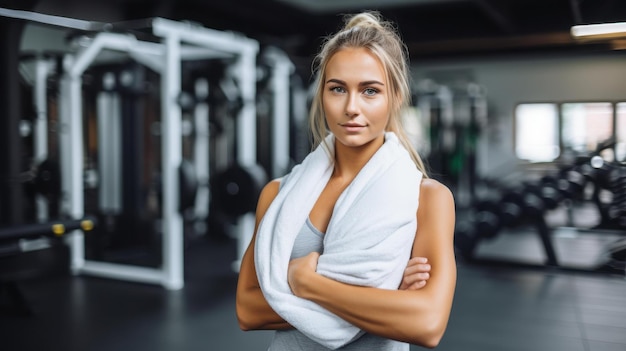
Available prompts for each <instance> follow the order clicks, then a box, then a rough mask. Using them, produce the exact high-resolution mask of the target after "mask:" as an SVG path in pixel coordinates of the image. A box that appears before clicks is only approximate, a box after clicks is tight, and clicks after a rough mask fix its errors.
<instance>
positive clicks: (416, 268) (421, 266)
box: [404, 264, 431, 275]
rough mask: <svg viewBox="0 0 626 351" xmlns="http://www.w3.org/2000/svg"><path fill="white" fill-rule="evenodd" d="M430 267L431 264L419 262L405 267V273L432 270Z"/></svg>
mask: <svg viewBox="0 0 626 351" xmlns="http://www.w3.org/2000/svg"><path fill="white" fill-rule="evenodd" d="M430 268H431V267H430V265H429V264H417V265H412V266H407V267H406V268H405V269H404V275H408V274H414V273H419V272H430Z"/></svg>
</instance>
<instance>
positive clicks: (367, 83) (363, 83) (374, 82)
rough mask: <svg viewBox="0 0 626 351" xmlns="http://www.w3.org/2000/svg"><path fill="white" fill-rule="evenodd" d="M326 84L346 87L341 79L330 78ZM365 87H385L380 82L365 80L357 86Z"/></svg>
mask: <svg viewBox="0 0 626 351" xmlns="http://www.w3.org/2000/svg"><path fill="white" fill-rule="evenodd" d="M328 83H337V84H342V85H346V82H344V81H343V80H341V79H335V78H331V79H329V80H327V81H326V84H328ZM365 85H382V86H385V84H383V83H382V82H379V81H377V80H366V81H364V82H360V83H359V86H365Z"/></svg>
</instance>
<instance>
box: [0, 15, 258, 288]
mask: <svg viewBox="0 0 626 351" xmlns="http://www.w3.org/2000/svg"><path fill="white" fill-rule="evenodd" d="M4 15H6V14H3V16H4ZM8 15H9V16H13V17H15V16H18V17H19V18H20V19H21V20H26V21H33V22H41V23H46V24H51V25H56V26H61V27H64V28H71V29H76V30H79V31H87V32H88V33H89V34H91V35H92V37H85V36H83V37H81V38H80V40H78V39H77V40H76V41H75V44H76V46H75V47H76V48H77V51H76V52H74V53H69V54H67V55H66V56H65V57H64V60H63V63H64V64H63V69H64V72H63V73H64V74H63V78H62V80H61V83H60V97H61V101H60V106H59V107H60V111H59V116H60V118H61V119H60V121H59V133H60V138H59V140H60V141H61V143H60V152H59V155H60V167H61V183H62V184H61V185H62V186H61V189H62V190H61V191H62V194H63V196H62V201H61V212H62V214H63V215H64V216H68V217H70V218H81V217H82V216H83V214H84V205H85V203H84V200H85V199H84V184H83V176H84V169H83V161H84V159H83V140H82V135H83V118H82V112H83V109H82V99H81V89H82V75H83V73H84V72H85V70H86V69H87V68H88V66H90V65H91V64H92V63H93V62H94V61H96V60H100V59H106V58H107V57H108V56H107V55H102V52H103V51H105V50H108V51H112V52H115V53H117V54H120V53H122V55H124V54H125V55H128V56H130V57H132V59H133V60H135V61H137V62H139V63H141V64H143V65H145V66H147V67H149V68H150V69H152V70H153V71H154V72H157V73H158V74H160V75H161V101H162V105H161V113H162V116H163V117H162V120H161V138H162V139H161V140H162V155H161V157H162V159H161V167H162V172H161V174H162V186H163V191H162V194H163V201H162V210H161V214H162V222H161V223H162V233H163V247H162V251H163V264H162V266H161V267H159V268H157V269H151V268H144V267H138V266H132V265H122V264H109V263H105V262H99V261H93V260H86V259H85V256H84V237H83V234H82V233H81V232H80V231H77V230H74V231H72V232H71V233H70V234H69V235H68V243H69V245H70V247H71V259H70V262H71V268H72V271H73V272H74V273H77V274H89V275H96V276H102V277H109V278H115V279H125V280H131V281H139V282H146V283H156V284H160V285H163V286H164V287H166V288H167V289H180V288H182V287H183V285H184V282H183V257H182V256H183V252H182V248H183V243H182V241H183V238H182V231H183V228H182V226H183V221H182V218H181V214H180V212H179V209H180V203H179V202H180V194H179V190H180V183H179V178H180V172H181V171H180V169H179V167H180V165H181V162H182V152H181V151H182V150H181V134H182V133H181V108H180V106H179V105H178V104H177V103H176V99H177V97H178V96H179V94H180V91H181V61H182V60H196V59H203V58H215V57H220V58H231V59H232V61H233V62H232V64H231V70H232V72H233V77H234V79H235V80H236V83H237V86H238V89H240V91H241V98H242V100H241V103H242V106H241V108H239V113H238V115H237V116H236V118H237V120H238V122H239V123H238V124H239V127H238V129H237V142H238V147H237V152H238V161H239V163H240V164H241V165H243V166H248V165H252V164H255V145H256V135H255V128H254V126H255V125H254V121H255V106H254V103H251V102H253V101H254V96H255V80H256V79H255V62H256V55H257V52H258V49H259V48H258V47H259V45H258V42H256V41H255V40H252V39H248V38H246V37H243V36H241V35H239V34H236V33H231V32H221V31H216V30H211V29H207V28H203V27H201V26H198V25H195V24H191V23H186V22H176V21H170V20H166V19H162V18H151V19H147V20H145V21H130V22H124V23H118V24H115V23H112V24H111V23H109V24H104V23H96V22H89V21H81V20H73V19H67V18H61V17H55V16H47V15H46V16H44V15H40V14H37V13H33V12H26V11H20V12H19V13H17V14H15V13H13V12H11V13H9V14H8ZM104 28H107V31H106V32H104V31H101V30H102V29H104ZM144 29H148V30H150V31H151V35H153V37H154V38H153V39H154V40H151V41H142V40H138V39H137V38H136V37H135V36H133V35H128V34H120V33H114V32H115V31H117V32H124V31H127V30H144ZM2 32H3V33H8V32H6V31H4V30H3V31H2ZM83 39H85V40H83ZM13 42H15V41H13ZM6 51H7V52H18V51H19V50H18V48H17V46H16V47H11V48H10V50H9V48H7V50H6ZM6 66H8V67H14V66H16V65H12V64H9V65H6ZM5 81H10V80H8V79H5ZM14 85H17V84H14ZM13 90H14V89H7V91H8V92H10V91H13ZM7 96H9V95H8V94H7ZM13 112H14V111H11V113H10V115H19V114H18V113H13ZM3 130H8V131H9V134H14V135H15V134H16V133H13V130H14V128H3ZM9 134H7V135H9ZM1 139H2V140H8V139H6V138H1ZM9 139H10V138H9ZM13 144H15V143H13ZM11 148H13V146H11ZM6 149H7V150H8V149H9V148H6ZM11 150H12V154H16V153H17V152H15V151H16V150H15V149H11ZM18 154H19V153H18ZM5 161H6V160H5ZM2 163H3V164H5V165H7V164H10V163H11V162H2ZM3 169H6V168H3ZM15 169H17V168H15ZM6 178H7V179H13V178H14V177H13V176H8V177H6ZM14 192H15V191H14ZM14 197H15V198H20V197H19V196H14ZM6 203H11V204H12V205H15V206H14V207H15V208H20V207H21V206H17V205H19V203H17V202H14V201H7V202H6ZM7 208H8V207H3V208H2V210H5V209H7ZM9 217H11V219H14V220H13V222H15V223H18V222H20V221H19V218H17V217H16V218H12V217H15V216H13V214H11V215H7V216H6V218H9ZM238 229H239V230H240V232H241V233H242V234H241V235H240V236H241V237H242V240H244V241H246V240H245V239H246V238H245V235H251V234H252V232H253V230H254V216H253V215H249V214H248V215H245V216H242V218H240V219H239V221H238ZM247 241H249V239H248V240H247Z"/></svg>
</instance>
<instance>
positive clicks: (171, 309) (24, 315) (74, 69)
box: [0, 0, 626, 351]
mask: <svg viewBox="0 0 626 351" xmlns="http://www.w3.org/2000/svg"><path fill="white" fill-rule="evenodd" d="M363 9H370V10H378V11H380V12H381V13H382V14H383V15H384V16H385V17H386V18H388V19H390V20H393V21H394V22H396V23H397V25H398V27H399V29H400V32H401V34H402V37H403V39H404V40H405V41H406V43H407V49H408V52H409V54H410V59H411V75H412V77H411V78H412V89H413V105H412V106H411V108H410V109H409V110H407V111H406V114H405V123H406V125H407V128H408V130H409V132H410V135H411V137H412V139H413V141H414V143H415V146H416V147H417V149H418V150H419V151H420V153H421V155H422V157H423V158H424V159H425V160H426V161H427V164H428V167H429V168H430V171H431V176H432V177H433V178H436V179H438V180H440V181H442V182H443V183H445V184H446V185H448V186H449V187H450V188H451V189H452V190H453V192H454V195H455V198H456V203H457V223H456V231H455V248H456V252H457V260H458V269H459V277H458V286H457V291H456V298H455V303H454V306H453V311H452V316H451V319H450V324H449V328H448V331H447V333H446V335H445V336H444V339H443V340H442V342H441V344H440V346H439V347H438V349H441V350H459V349H467V350H483V351H486V350H518V351H522V350H533V351H535V350H584V351H590V350H601V351H613V350H614V351H618V350H619V351H623V350H625V349H626V281H625V279H624V277H625V270H626V80H625V79H624V72H626V53H625V51H623V50H624V49H626V24H624V23H622V22H621V21H626V2H624V1H621V0H593V1H592V0H499V1H496V0H386V1H384V0H334V1H326V0H324V1H321V0H320V1H305V0H256V1H255V0H230V1H225V0H219V1H217V0H216V1H212V0H204V1H200V0H178V1H173V0H156V1H148V0H109V1H79V0H39V1H38V0H22V1H17V0H14V1H11V0H1V1H0V36H1V37H2V40H1V41H0V43H1V45H2V53H1V54H0V63H1V64H0V69H2V70H3V74H2V75H0V82H1V83H0V133H1V135H0V164H1V165H2V166H1V167H0V330H1V332H0V335H2V337H1V338H0V345H1V346H0V348H1V349H2V350H7V351H9V350H42V349H47V350H131V349H132V350H181V351H182V350H265V349H266V347H267V345H268V343H269V340H270V338H271V332H269V331H255V332H246V333H244V332H242V331H240V330H239V328H238V325H237V321H236V317H235V310H234V299H235V287H236V282H237V272H238V266H239V259H240V257H241V255H242V252H243V250H244V249H245V247H246V246H247V244H248V242H249V240H250V236H251V235H252V230H253V226H254V214H253V212H254V208H255V205H256V199H257V196H258V194H259V191H260V189H261V187H262V186H263V184H264V183H265V182H267V181H268V180H269V179H272V178H275V177H280V176H282V175H284V174H285V173H286V172H288V171H289V169H290V168H291V167H292V166H293V165H294V164H296V163H298V162H300V161H301V160H302V159H303V157H304V156H305V155H306V154H307V152H308V151H309V150H310V141H309V134H308V132H307V112H308V106H309V103H310V98H311V91H310V89H311V84H312V82H313V77H312V76H311V61H312V58H313V55H314V54H315V53H316V52H317V49H318V48H319V46H320V44H321V41H322V39H323V38H324V36H325V35H327V34H329V33H332V32H334V31H335V30H337V29H338V28H339V26H340V24H341V20H342V17H341V15H342V14H345V13H351V12H355V11H359V10H363ZM411 349H412V350H418V349H420V348H419V347H417V346H411Z"/></svg>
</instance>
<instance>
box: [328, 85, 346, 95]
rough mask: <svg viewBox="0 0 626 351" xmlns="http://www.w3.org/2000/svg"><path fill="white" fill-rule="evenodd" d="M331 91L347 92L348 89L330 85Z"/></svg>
mask: <svg viewBox="0 0 626 351" xmlns="http://www.w3.org/2000/svg"><path fill="white" fill-rule="evenodd" d="M330 91H331V92H333V93H338V94H341V93H345V92H346V90H345V89H344V88H343V87H340V86H334V87H330Z"/></svg>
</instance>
